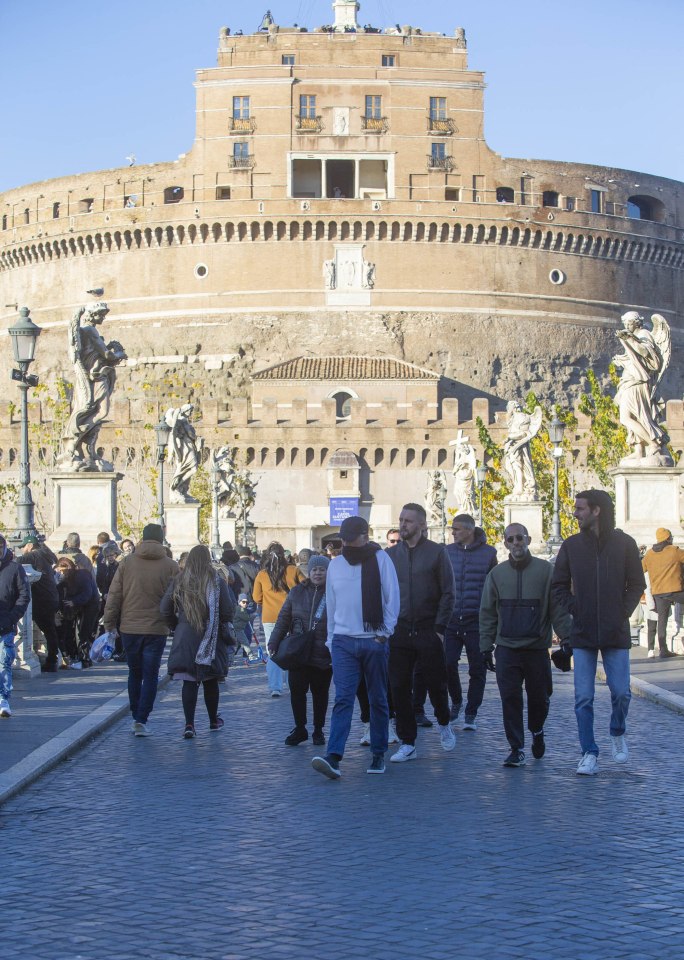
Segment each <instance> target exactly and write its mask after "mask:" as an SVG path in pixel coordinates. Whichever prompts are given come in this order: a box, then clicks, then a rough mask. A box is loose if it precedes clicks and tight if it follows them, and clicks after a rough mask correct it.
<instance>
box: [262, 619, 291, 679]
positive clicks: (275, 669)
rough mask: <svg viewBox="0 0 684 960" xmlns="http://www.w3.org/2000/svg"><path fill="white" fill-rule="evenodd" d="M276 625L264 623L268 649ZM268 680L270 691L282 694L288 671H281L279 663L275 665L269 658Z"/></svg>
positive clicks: (267, 664) (267, 666) (267, 667)
mask: <svg viewBox="0 0 684 960" xmlns="http://www.w3.org/2000/svg"><path fill="white" fill-rule="evenodd" d="M274 627H275V623H264V624H263V628H264V634H265V636H266V647H267V648H268V641H269V640H270V639H271V634H272V633H273V630H274ZM266 679H267V680H268V689H269V690H270V691H271V693H282V692H283V684H284V683H287V671H286V670H281V669H280V667H279V666H278V664H277V663H274V662H273V661H272V660H271V658H270V657H269V658H268V661H267V663H266Z"/></svg>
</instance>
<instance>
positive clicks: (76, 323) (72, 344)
mask: <svg viewBox="0 0 684 960" xmlns="http://www.w3.org/2000/svg"><path fill="white" fill-rule="evenodd" d="M84 312H85V307H79V308H78V310H76V312H75V313H74V314H73V316H72V318H71V320H70V321H69V359H70V360H71V362H72V363H81V317H82V316H83V314H84Z"/></svg>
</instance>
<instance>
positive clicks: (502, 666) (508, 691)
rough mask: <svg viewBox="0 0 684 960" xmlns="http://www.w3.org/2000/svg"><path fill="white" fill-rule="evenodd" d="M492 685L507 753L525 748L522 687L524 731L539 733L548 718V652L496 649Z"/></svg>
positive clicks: (507, 648)
mask: <svg viewBox="0 0 684 960" xmlns="http://www.w3.org/2000/svg"><path fill="white" fill-rule="evenodd" d="M496 682H497V684H498V685H499V693H500V694H501V707H502V709H503V724H504V732H505V734H506V739H507V740H508V742H509V744H510V746H511V750H522V748H523V747H524V745H525V730H524V722H523V684H524V685H525V693H526V694H527V729H528V730H529V731H530V733H539V731H540V730H541V729H542V728H543V726H544V723H545V721H546V718H547V717H548V715H549V701H550V698H551V694H552V693H553V681H552V679H551V660H550V658H549V651H548V650H514V649H512V648H511V647H501V646H498V647H497V648H496Z"/></svg>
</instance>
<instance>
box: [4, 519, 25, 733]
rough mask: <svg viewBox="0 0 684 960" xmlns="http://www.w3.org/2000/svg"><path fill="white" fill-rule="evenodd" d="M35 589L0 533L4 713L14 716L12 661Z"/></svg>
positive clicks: (7, 715) (5, 715) (6, 715)
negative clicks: (11, 707)
mask: <svg viewBox="0 0 684 960" xmlns="http://www.w3.org/2000/svg"><path fill="white" fill-rule="evenodd" d="M30 602H31V589H30V587H29V582H28V580H27V579H26V574H25V573H24V568H23V567H22V565H21V564H20V563H17V562H16V560H14V559H13V558H12V553H11V551H9V550H8V549H7V541H6V540H5V538H4V537H3V536H2V535H0V717H11V716H12V711H11V709H10V705H9V698H10V694H11V693H12V664H13V663H14V657H15V649H14V637H15V636H16V633H17V624H18V623H19V621H20V620H21V618H22V617H23V616H24V614H25V613H26V611H27V610H28V605H29V603H30Z"/></svg>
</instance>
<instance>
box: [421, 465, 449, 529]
mask: <svg viewBox="0 0 684 960" xmlns="http://www.w3.org/2000/svg"><path fill="white" fill-rule="evenodd" d="M446 494H447V485H446V479H445V477H444V471H443V470H428V482H427V490H426V491H425V512H426V514H427V522H428V526H431V527H438V526H441V525H442V523H443V520H444V504H445V502H446Z"/></svg>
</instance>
